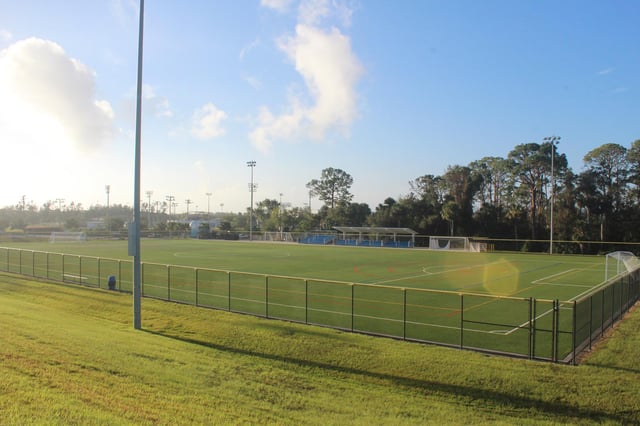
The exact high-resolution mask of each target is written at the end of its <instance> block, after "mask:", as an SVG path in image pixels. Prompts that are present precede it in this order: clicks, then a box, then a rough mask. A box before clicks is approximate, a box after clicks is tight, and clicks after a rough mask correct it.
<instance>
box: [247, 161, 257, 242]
mask: <svg viewBox="0 0 640 426" xmlns="http://www.w3.org/2000/svg"><path fill="white" fill-rule="evenodd" d="M247 166H248V167H250V168H251V183H249V192H250V193H251V205H250V206H249V212H250V213H249V241H251V240H253V193H254V192H256V186H255V185H254V184H253V168H254V167H255V166H256V162H255V161H253V160H252V161H247Z"/></svg>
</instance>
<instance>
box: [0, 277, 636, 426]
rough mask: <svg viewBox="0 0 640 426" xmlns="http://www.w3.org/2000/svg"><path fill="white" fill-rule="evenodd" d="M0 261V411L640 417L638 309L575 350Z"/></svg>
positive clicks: (263, 419)
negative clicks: (441, 343) (428, 332)
mask: <svg viewBox="0 0 640 426" xmlns="http://www.w3.org/2000/svg"><path fill="white" fill-rule="evenodd" d="M143 310H144V312H145V319H144V323H143V328H144V329H143V330H142V331H136V330H133V328H132V326H131V323H132V313H131V296H130V295H128V294H124V293H119V292H109V291H105V290H99V289H90V288H85V287H79V286H74V285H62V284H51V283H46V282H38V281H34V280H30V279H26V278H24V277H19V276H16V275H11V274H4V273H0V324H1V326H0V413H2V420H0V423H2V424H9V425H23V424H296V425H297V424H318V425H327V424H335V425H338V424H340V425H342V424H367V425H371V424H394V425H396V424H488V423H490V424H524V425H526V424H549V425H551V424H638V423H640V399H639V398H638V395H640V361H639V360H640V338H639V334H638V331H637V330H638V329H639V328H640V312H638V311H635V312H633V313H631V314H629V315H628V318H627V319H625V320H624V321H623V322H622V323H620V325H619V326H618V327H617V328H616V329H615V330H614V331H613V333H612V335H611V337H610V339H608V340H607V341H606V342H604V343H603V344H602V345H601V346H600V348H599V349H598V350H597V351H596V352H595V353H593V354H591V355H590V356H589V358H588V359H587V360H586V361H585V362H584V363H582V364H581V365H579V366H566V365H557V364H549V363H540V362H532V361H526V360H517V359H510V358H503V357H490V356H485V355H482V354H477V353H472V352H467V351H459V350H456V349H447V348H442V347H435V346H429V345H422V344H415V343H408V342H402V341H395V340H390V339H379V338H374V337H369V336H363V335H358V334H350V333H343V332H340V331H336V330H331V329H325V328H317V327H312V326H306V325H299V324H293V323H288V322H281V321H274V320H264V319H260V318H256V317H252V316H245V315H237V314H232V313H228V312H224V311H216V310H208V309H199V308H196V307H193V306H188V305H180V304H173V303H167V302H162V301H158V300H150V299H144V300H143Z"/></svg>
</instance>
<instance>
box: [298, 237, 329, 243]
mask: <svg viewBox="0 0 640 426" xmlns="http://www.w3.org/2000/svg"><path fill="white" fill-rule="evenodd" d="M335 239H336V236H335V235H309V236H308V237H305V238H302V239H300V241H299V242H300V243H301V244H331V243H333V241H334V240H335Z"/></svg>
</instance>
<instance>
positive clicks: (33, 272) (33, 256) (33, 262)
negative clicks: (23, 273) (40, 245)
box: [31, 251, 36, 277]
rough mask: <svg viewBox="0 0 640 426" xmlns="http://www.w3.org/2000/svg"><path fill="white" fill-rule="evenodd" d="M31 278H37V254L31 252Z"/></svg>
mask: <svg viewBox="0 0 640 426" xmlns="http://www.w3.org/2000/svg"><path fill="white" fill-rule="evenodd" d="M31 276H32V277H35V276H36V252H35V251H32V252H31Z"/></svg>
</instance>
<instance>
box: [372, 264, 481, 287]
mask: <svg viewBox="0 0 640 426" xmlns="http://www.w3.org/2000/svg"><path fill="white" fill-rule="evenodd" d="M480 266H484V265H474V266H468V265H459V267H456V268H454V269H446V270H443V271H439V272H430V271H428V269H429V268H430V267H428V266H425V267H423V268H422V272H423V273H422V274H420V275H412V276H408V277H401V278H394V279H391V280H382V281H375V282H371V283H370V284H388V283H394V282H398V281H404V280H411V279H414V278H421V277H430V276H432V275H440V274H447V273H449V272H458V271H463V270H465V269H472V268H478V267H480Z"/></svg>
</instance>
